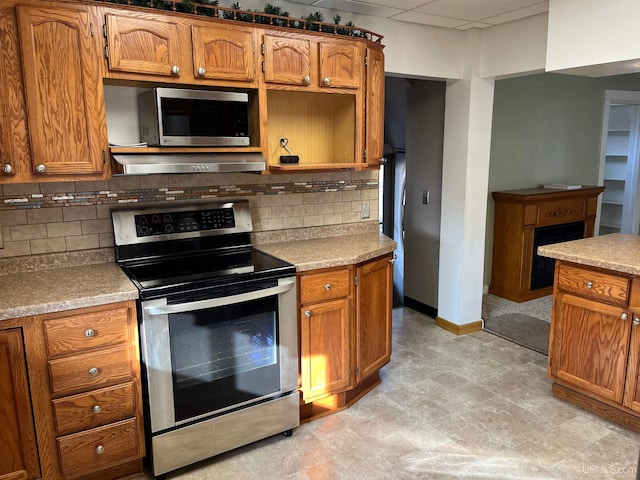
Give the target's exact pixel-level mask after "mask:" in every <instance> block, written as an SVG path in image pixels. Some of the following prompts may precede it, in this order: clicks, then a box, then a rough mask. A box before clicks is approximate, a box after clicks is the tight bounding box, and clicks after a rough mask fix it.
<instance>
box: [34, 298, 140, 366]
mask: <svg viewBox="0 0 640 480" xmlns="http://www.w3.org/2000/svg"><path fill="white" fill-rule="evenodd" d="M44 332H45V335H46V338H47V340H46V341H47V353H48V354H49V356H50V357H55V356H57V355H62V354H67V353H76V352H81V351H84V350H88V349H91V348H96V347H104V346H107V345H113V344H117V343H127V342H129V341H130V339H129V310H128V309H126V308H119V309H116V310H104V311H102V312H94V313H87V314H84V315H75V316H72V317H64V318H56V319H53V320H46V321H45V322H44Z"/></svg>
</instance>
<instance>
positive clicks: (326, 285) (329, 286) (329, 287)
mask: <svg viewBox="0 0 640 480" xmlns="http://www.w3.org/2000/svg"><path fill="white" fill-rule="evenodd" d="M324 289H325V290H327V291H329V290H331V284H330V283H327V284H325V286H324Z"/></svg>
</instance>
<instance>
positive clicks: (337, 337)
mask: <svg viewBox="0 0 640 480" xmlns="http://www.w3.org/2000/svg"><path fill="white" fill-rule="evenodd" d="M392 268H393V265H392V255H391V254H388V255H384V256H381V257H378V258H375V259H372V260H369V261H367V262H364V263H362V264H358V265H349V266H345V267H338V268H330V269H322V270H315V271H311V272H303V273H301V274H300V275H299V281H298V288H299V292H298V293H299V296H298V298H299V300H300V309H299V312H300V313H299V321H300V329H299V331H300V390H301V398H302V400H301V407H300V414H301V419H302V420H305V419H312V418H317V417H320V416H323V415H326V414H329V413H333V412H335V411H337V410H340V409H342V408H345V407H348V406H349V405H350V404H352V403H353V402H354V401H356V400H357V399H358V398H360V397H361V396H362V395H364V394H365V393H366V392H368V391H369V390H371V389H372V388H373V387H375V386H376V385H377V384H378V383H380V378H379V375H378V371H379V370H380V368H382V367H383V366H384V365H386V364H387V363H388V362H389V361H390V359H391V309H392Z"/></svg>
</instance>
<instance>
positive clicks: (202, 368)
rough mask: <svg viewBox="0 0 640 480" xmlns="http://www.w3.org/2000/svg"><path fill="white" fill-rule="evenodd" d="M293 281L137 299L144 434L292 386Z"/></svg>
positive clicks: (294, 342) (294, 385)
mask: <svg viewBox="0 0 640 480" xmlns="http://www.w3.org/2000/svg"><path fill="white" fill-rule="evenodd" d="M295 285H296V280H295V277H290V278H285V279H272V280H268V281H258V282H248V283H243V284H239V285H238V286H233V285H226V286H225V287H223V289H222V290H224V294H222V292H220V291H219V290H221V289H211V291H208V292H202V291H200V292H197V293H189V294H184V295H177V296H170V297H169V298H168V299H167V298H161V299H154V300H146V301H143V302H142V304H141V309H142V320H141V324H140V341H141V347H142V360H143V364H144V369H145V373H146V382H147V389H148V405H149V417H150V422H151V433H157V432H161V431H163V430H166V429H170V428H173V427H176V426H179V425H181V424H185V423H190V422H193V421H195V420H198V419H204V418H209V417H212V416H216V415H220V414H222V413H224V412H228V411H231V410H234V409H239V408H243V407H247V406H251V405H254V404H256V403H259V402H262V401H265V400H267V399H270V398H275V397H279V396H281V395H283V394H286V393H288V392H291V391H293V390H295V389H297V387H298V347H297V345H298V339H297V337H298V335H297V320H296V312H297V310H296V289H295ZM211 297H213V298H211Z"/></svg>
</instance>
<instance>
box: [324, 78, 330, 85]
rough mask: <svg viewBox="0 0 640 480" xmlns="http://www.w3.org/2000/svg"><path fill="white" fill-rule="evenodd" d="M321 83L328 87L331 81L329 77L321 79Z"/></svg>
mask: <svg viewBox="0 0 640 480" xmlns="http://www.w3.org/2000/svg"><path fill="white" fill-rule="evenodd" d="M322 83H323V84H324V85H329V84H330V83H331V80H329V77H324V78H323V79H322Z"/></svg>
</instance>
